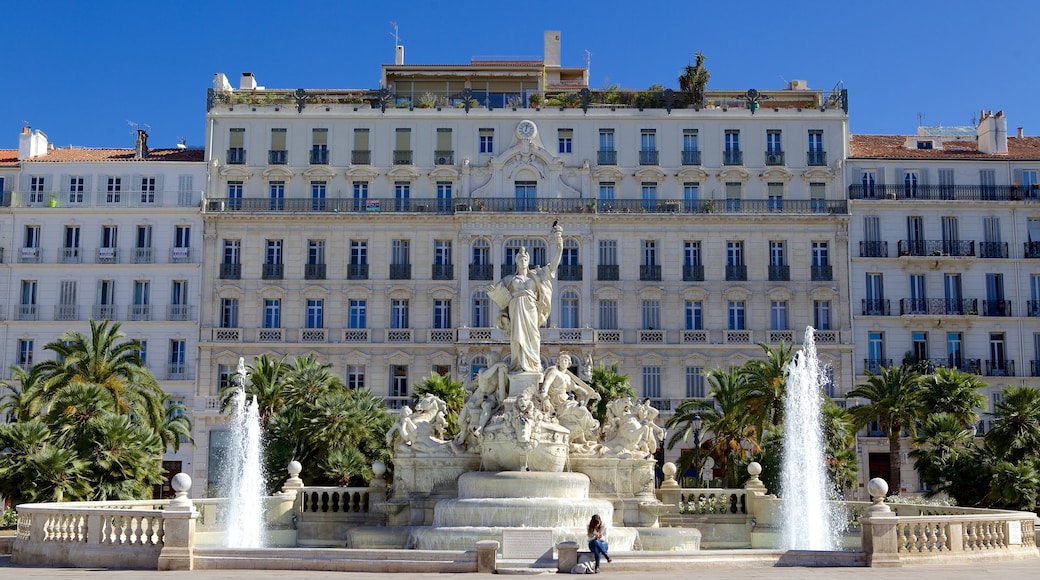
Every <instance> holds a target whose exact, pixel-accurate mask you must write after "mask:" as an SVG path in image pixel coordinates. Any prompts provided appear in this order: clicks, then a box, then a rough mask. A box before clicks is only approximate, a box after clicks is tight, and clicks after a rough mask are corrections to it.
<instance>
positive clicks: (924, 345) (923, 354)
mask: <svg viewBox="0 0 1040 580" xmlns="http://www.w3.org/2000/svg"><path fill="white" fill-rule="evenodd" d="M910 353H911V354H912V355H913V357H914V358H915V359H917V360H918V361H927V360H928V333H927V332H921V331H915V332H911V333H910Z"/></svg>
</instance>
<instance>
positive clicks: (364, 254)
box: [350, 240, 368, 264]
mask: <svg viewBox="0 0 1040 580" xmlns="http://www.w3.org/2000/svg"><path fill="white" fill-rule="evenodd" d="M350 263H351V264H368V242H366V241H362V240H350Z"/></svg>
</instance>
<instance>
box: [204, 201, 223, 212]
mask: <svg viewBox="0 0 1040 580" xmlns="http://www.w3.org/2000/svg"><path fill="white" fill-rule="evenodd" d="M206 211H224V200H221V199H210V200H206Z"/></svg>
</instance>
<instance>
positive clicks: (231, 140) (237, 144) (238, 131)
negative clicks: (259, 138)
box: [227, 127, 246, 165]
mask: <svg viewBox="0 0 1040 580" xmlns="http://www.w3.org/2000/svg"><path fill="white" fill-rule="evenodd" d="M245 145H246V130H245V129H244V128H241V127H232V128H230V129H228V154H227V163H228V165H242V164H243V163H245V162H246V149H245Z"/></svg>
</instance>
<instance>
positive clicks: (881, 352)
mask: <svg viewBox="0 0 1040 580" xmlns="http://www.w3.org/2000/svg"><path fill="white" fill-rule="evenodd" d="M889 364H890V363H888V362H886V361H885V333H883V332H880V331H875V330H872V331H870V332H868V333H867V369H866V370H868V371H870V372H872V373H874V374H878V373H880V372H881V367H882V366H888V365H889Z"/></svg>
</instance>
